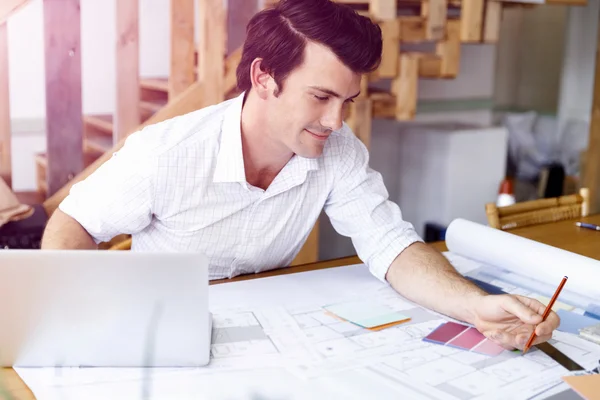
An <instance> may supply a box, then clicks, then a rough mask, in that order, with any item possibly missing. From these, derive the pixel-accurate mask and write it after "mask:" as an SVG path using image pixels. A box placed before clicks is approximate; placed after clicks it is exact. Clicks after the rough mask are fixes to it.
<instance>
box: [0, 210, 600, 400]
mask: <svg viewBox="0 0 600 400" xmlns="http://www.w3.org/2000/svg"><path fill="white" fill-rule="evenodd" d="M575 221H584V222H590V223H592V224H596V225H600V214H599V215H593V216H590V217H586V218H579V219H577V220H568V221H561V222H554V223H550V224H542V225H536V226H532V227H527V228H519V229H514V230H511V231H510V232H511V233H514V234H516V235H519V236H522V237H525V238H528V239H532V240H535V241H538V242H541V243H544V244H548V245H551V246H554V247H558V248H560V249H563V250H568V251H571V252H573V253H578V254H581V255H584V256H587V257H590V258H594V259H596V260H600V232H598V231H592V230H590V229H582V228H578V227H577V226H575ZM431 245H432V246H433V247H434V248H436V249H438V250H440V251H446V250H447V248H446V245H445V243H444V242H437V243H432V244H431ZM361 262H362V261H361V260H360V259H359V258H358V257H356V256H353V257H344V258H339V259H335V260H330V261H321V262H317V263H312V264H305V265H298V266H295V267H290V268H285V269H279V270H274V271H268V272H262V273H260V274H252V275H244V276H238V277H236V278H233V279H221V280H218V281H212V282H211V284H214V285H217V284H221V283H226V282H234V281H243V280H248V279H257V278H264V277H268V276H275V275H284V274H293V273H297V272H306V271H313V270H318V269H325V268H333V267H341V266H344V265H352V264H360V263H361ZM6 394H8V396H6ZM3 395H4V396H3ZM0 398H9V399H15V400H31V399H35V397H34V396H33V393H32V392H31V391H30V390H29V388H28V387H27V386H26V385H25V383H23V381H22V380H21V379H20V378H19V376H18V375H17V374H16V372H15V371H14V370H13V369H12V368H2V369H0Z"/></svg>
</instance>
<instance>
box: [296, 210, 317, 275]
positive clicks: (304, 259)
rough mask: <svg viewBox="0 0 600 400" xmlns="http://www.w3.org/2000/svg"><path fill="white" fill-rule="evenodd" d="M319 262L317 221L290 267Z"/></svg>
mask: <svg viewBox="0 0 600 400" xmlns="http://www.w3.org/2000/svg"><path fill="white" fill-rule="evenodd" d="M317 261H319V221H318V220H317V223H316V224H315V226H314V227H313V229H312V231H310V234H309V235H308V238H307V239H306V242H304V246H302V248H301V249H300V252H299V253H298V255H296V257H295V258H294V259H293V260H292V262H291V263H290V266H294V265H302V264H308V263H314V262H317Z"/></svg>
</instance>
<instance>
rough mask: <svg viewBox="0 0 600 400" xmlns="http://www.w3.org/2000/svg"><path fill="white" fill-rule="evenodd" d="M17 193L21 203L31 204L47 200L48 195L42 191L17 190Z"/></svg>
mask: <svg viewBox="0 0 600 400" xmlns="http://www.w3.org/2000/svg"><path fill="white" fill-rule="evenodd" d="M15 195H16V196H17V200H19V202H20V203H22V204H27V205H30V206H33V205H36V204H40V203H43V202H44V200H46V196H44V194H43V193H40V192H15Z"/></svg>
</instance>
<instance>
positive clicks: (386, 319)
mask: <svg viewBox="0 0 600 400" xmlns="http://www.w3.org/2000/svg"><path fill="white" fill-rule="evenodd" d="M323 308H324V309H325V310H327V311H329V312H330V313H332V314H335V315H337V316H338V317H340V318H342V319H344V320H346V321H348V322H352V323H353V324H355V325H358V326H361V327H363V328H367V329H372V328H377V327H379V326H381V325H389V324H394V323H402V322H406V321H408V320H410V317H407V316H406V315H404V314H401V313H399V312H397V311H394V310H393V309H391V308H390V307H388V306H385V305H382V304H377V303H374V302H369V301H354V302H347V303H340V304H332V305H329V306H325V307H323Z"/></svg>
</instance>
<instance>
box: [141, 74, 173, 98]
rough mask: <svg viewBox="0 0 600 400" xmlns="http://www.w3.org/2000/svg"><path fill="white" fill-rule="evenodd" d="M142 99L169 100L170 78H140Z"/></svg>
mask: <svg viewBox="0 0 600 400" xmlns="http://www.w3.org/2000/svg"><path fill="white" fill-rule="evenodd" d="M140 100H141V101H142V102H146V101H147V102H152V103H154V102H160V103H166V102H168V101H169V79H168V78H144V79H140Z"/></svg>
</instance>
